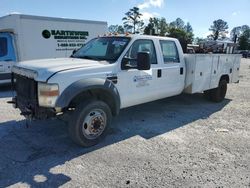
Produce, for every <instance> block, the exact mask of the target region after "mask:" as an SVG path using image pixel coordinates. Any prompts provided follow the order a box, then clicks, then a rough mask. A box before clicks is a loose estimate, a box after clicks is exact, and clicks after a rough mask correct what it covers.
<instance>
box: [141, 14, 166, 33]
mask: <svg viewBox="0 0 250 188" xmlns="http://www.w3.org/2000/svg"><path fill="white" fill-rule="evenodd" d="M166 32H167V22H166V19H165V18H161V19H159V18H150V19H149V23H148V25H147V26H146V27H145V29H144V34H146V35H159V36H166Z"/></svg>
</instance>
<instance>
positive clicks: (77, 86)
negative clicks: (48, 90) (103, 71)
mask: <svg viewBox="0 0 250 188" xmlns="http://www.w3.org/2000/svg"><path fill="white" fill-rule="evenodd" d="M93 89H101V90H103V91H104V92H107V93H108V94H109V96H112V99H114V103H115V109H113V110H114V111H115V114H118V112H119V110H120V105H121V101H120V95H119V93H118V90H117V89H116V87H115V85H114V84H113V83H112V82H111V81H110V80H107V79H101V78H90V79H82V80H79V81H76V82H74V83H72V84H71V85H69V86H68V87H67V88H66V89H65V90H64V91H63V92H62V93H61V95H60V96H59V98H58V99H57V101H56V107H59V108H66V107H68V106H69V104H70V102H71V101H72V100H73V99H74V98H75V97H76V96H78V95H79V94H81V93H83V92H85V91H89V90H93Z"/></svg>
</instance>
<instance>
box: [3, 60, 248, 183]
mask: <svg viewBox="0 0 250 188" xmlns="http://www.w3.org/2000/svg"><path fill="white" fill-rule="evenodd" d="M0 90H1V91H0V145H1V147H0V153H1V155H0V187H6V186H11V187H58V186H63V187H250V118H249V117H250V95H249V93H250V60H249V59H248V60H246V59H242V63H241V70H240V83H239V84H231V85H229V88H228V93H227V96H226V99H225V100H224V101H223V102H222V103H219V104H215V103H211V102H209V101H206V100H205V99H204V98H203V96H202V95H201V94H196V95H180V96H177V97H172V98H168V99H164V100H160V101H156V102H152V103H148V104H144V105H139V106H135V107H131V108H128V109H124V110H122V111H121V113H120V115H119V116H118V117H116V118H115V119H114V120H113V126H112V128H111V129H110V131H109V134H108V136H107V138H106V139H105V140H104V141H103V142H102V143H101V144H99V145H97V146H94V147H92V148H87V149H86V148H80V147H78V146H76V145H74V144H73V143H72V141H71V140H70V139H69V138H68V133H67V126H66V125H65V124H64V123H63V122H61V121H57V120H50V121H37V122H31V123H29V122H28V124H29V127H28V128H27V126H26V123H27V122H26V121H25V120H24V118H23V117H22V116H20V115H19V111H18V110H16V109H13V108H12V107H11V105H8V104H6V101H8V100H10V97H11V92H10V91H9V88H8V87H1V88H0Z"/></svg>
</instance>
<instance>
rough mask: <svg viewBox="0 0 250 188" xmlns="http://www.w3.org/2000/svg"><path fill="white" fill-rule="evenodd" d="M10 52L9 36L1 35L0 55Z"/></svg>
mask: <svg viewBox="0 0 250 188" xmlns="http://www.w3.org/2000/svg"><path fill="white" fill-rule="evenodd" d="M7 54H8V46H7V38H5V37H0V57H3V56H6V55H7Z"/></svg>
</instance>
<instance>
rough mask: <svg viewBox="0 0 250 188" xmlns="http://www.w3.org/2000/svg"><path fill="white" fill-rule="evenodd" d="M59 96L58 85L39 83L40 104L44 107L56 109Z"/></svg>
mask: <svg viewBox="0 0 250 188" xmlns="http://www.w3.org/2000/svg"><path fill="white" fill-rule="evenodd" d="M58 95H59V86H58V84H48V83H42V82H38V103H39V106H43V107H55V103H56V100H57V97H58Z"/></svg>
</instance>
